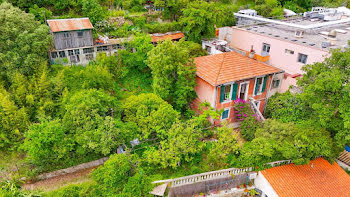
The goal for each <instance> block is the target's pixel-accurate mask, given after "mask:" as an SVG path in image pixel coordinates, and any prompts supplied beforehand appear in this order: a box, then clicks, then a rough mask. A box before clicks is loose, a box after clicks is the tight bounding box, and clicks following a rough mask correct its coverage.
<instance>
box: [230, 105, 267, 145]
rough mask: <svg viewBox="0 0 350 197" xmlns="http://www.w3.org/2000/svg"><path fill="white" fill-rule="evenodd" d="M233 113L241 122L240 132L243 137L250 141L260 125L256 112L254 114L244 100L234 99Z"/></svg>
mask: <svg viewBox="0 0 350 197" xmlns="http://www.w3.org/2000/svg"><path fill="white" fill-rule="evenodd" d="M234 110H235V111H234V113H235V116H236V118H237V119H238V120H239V121H242V122H241V126H240V128H241V134H242V136H243V138H244V139H246V140H248V141H251V140H253V139H254V135H255V132H256V130H257V129H258V128H260V127H261V122H260V121H261V120H260V119H259V116H258V115H257V114H254V113H253V112H252V110H251V108H250V106H249V104H248V103H246V102H245V101H244V100H241V99H237V100H236V101H235V106H234Z"/></svg>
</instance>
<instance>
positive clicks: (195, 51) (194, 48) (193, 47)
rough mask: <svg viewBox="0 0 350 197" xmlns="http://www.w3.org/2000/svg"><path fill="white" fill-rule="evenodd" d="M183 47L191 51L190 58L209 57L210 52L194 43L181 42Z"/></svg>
mask: <svg viewBox="0 0 350 197" xmlns="http://www.w3.org/2000/svg"><path fill="white" fill-rule="evenodd" d="M181 44H182V47H184V48H186V49H187V50H188V51H189V55H190V57H193V58H195V57H200V56H206V55H208V52H207V51H206V50H204V49H203V48H202V45H200V44H198V43H195V42H192V41H185V42H181Z"/></svg>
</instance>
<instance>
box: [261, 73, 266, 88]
mask: <svg viewBox="0 0 350 197" xmlns="http://www.w3.org/2000/svg"><path fill="white" fill-rule="evenodd" d="M266 82H267V75H266V76H265V77H264V83H263V87H262V90H261V92H265V89H266Z"/></svg>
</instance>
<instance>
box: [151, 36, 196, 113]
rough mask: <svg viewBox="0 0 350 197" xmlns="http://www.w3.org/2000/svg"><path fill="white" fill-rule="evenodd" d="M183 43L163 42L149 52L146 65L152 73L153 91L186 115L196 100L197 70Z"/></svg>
mask: <svg viewBox="0 0 350 197" xmlns="http://www.w3.org/2000/svg"><path fill="white" fill-rule="evenodd" d="M182 42H184V41H183V40H181V41H180V42H178V43H173V42H171V41H170V40H167V41H164V42H163V43H161V44H159V45H158V46H157V47H155V48H154V49H152V50H151V51H150V52H149V53H148V59H147V61H146V63H147V64H148V66H149V67H150V68H151V70H152V76H153V84H152V85H153V90H154V92H155V93H156V94H157V95H159V96H160V97H161V98H162V99H164V100H166V101H168V102H169V103H170V104H172V105H173V106H174V108H175V109H176V110H178V111H181V112H185V111H186V110H187V107H188V104H189V103H190V102H192V100H193V99H194V98H196V92H195V91H194V87H195V86H196V80H195V77H196V67H195V65H194V62H193V59H191V58H190V57H189V52H188V50H187V49H186V48H183V47H181V46H182V45H183V44H182Z"/></svg>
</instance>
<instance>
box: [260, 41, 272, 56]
mask: <svg viewBox="0 0 350 197" xmlns="http://www.w3.org/2000/svg"><path fill="white" fill-rule="evenodd" d="M264 49H266V51H265V50H264ZM261 51H262V53H261V55H269V54H270V51H271V44H268V43H265V42H263V46H262V50H261Z"/></svg>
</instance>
